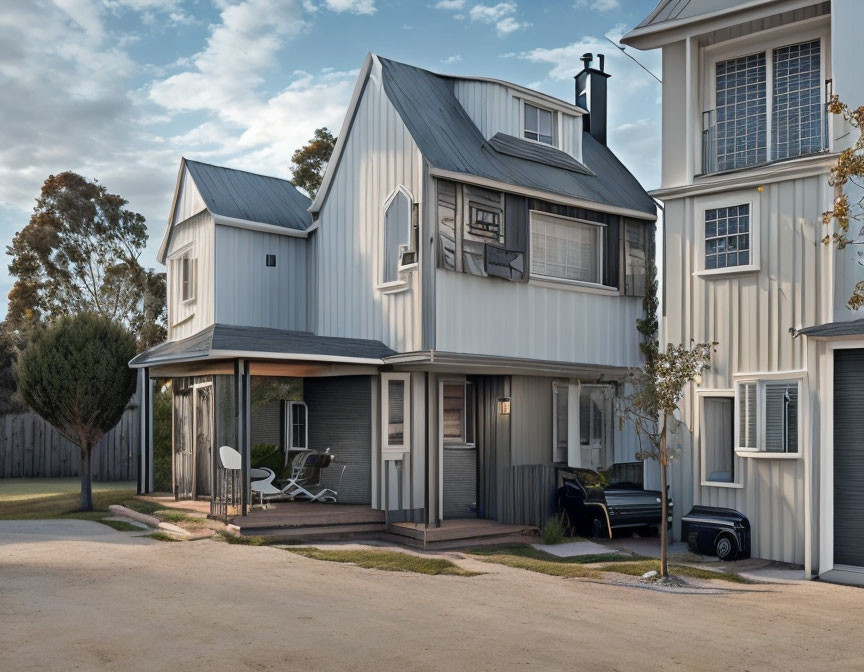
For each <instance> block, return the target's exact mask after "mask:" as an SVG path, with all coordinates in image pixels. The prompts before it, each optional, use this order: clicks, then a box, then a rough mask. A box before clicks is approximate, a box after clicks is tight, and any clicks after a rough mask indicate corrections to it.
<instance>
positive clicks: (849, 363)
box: [834, 348, 864, 567]
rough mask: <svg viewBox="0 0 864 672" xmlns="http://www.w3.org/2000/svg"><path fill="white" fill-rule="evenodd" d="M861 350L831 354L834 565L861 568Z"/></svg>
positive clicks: (863, 484)
mask: <svg viewBox="0 0 864 672" xmlns="http://www.w3.org/2000/svg"><path fill="white" fill-rule="evenodd" d="M862 380H864V349H858V348H856V349H852V350H835V351H834V565H835V566H837V565H841V566H852V567H864V416H862V414H861V409H862V408H864V385H862V384H861V381H862Z"/></svg>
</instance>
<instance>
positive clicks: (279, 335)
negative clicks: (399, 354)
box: [129, 324, 396, 368]
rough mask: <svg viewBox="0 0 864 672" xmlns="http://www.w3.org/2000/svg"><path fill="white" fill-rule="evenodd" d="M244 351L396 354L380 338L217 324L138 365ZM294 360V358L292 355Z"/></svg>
mask: <svg viewBox="0 0 864 672" xmlns="http://www.w3.org/2000/svg"><path fill="white" fill-rule="evenodd" d="M226 351H229V352H242V353H248V356H255V355H260V356H261V357H264V358H266V356H267V355H268V354H271V355H273V354H278V355H302V356H304V358H305V359H308V358H309V357H310V356H312V357H314V356H321V357H345V358H352V359H382V358H384V357H389V356H391V355H395V354H396V353H395V352H394V351H393V350H391V349H390V348H388V347H387V346H386V345H384V344H383V343H381V342H380V341H372V340H367V339H362V338H337V337H334V336H316V335H315V334H312V333H310V332H308V331H287V330H283V329H268V328H266V327H241V326H235V325H230V324H214V325H212V326H209V327H207V328H206V329H203V330H202V331H200V332H198V333H197V334H195V335H194V336H190V337H189V338H184V339H183V340H181V341H169V342H167V343H161V344H159V345H157V346H155V347H153V348H150V349H149V350H145V351H144V352H142V353H141V354H139V355H137V356H136V357H135V358H134V359H132V361H131V362H129V365H130V366H132V367H135V368H138V367H143V366H154V365H157V364H168V363H172V362H189V361H196V360H200V359H208V358H210V359H212V358H218V357H219V356H220V352H226ZM289 359H290V357H289Z"/></svg>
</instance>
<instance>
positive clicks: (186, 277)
mask: <svg viewBox="0 0 864 672" xmlns="http://www.w3.org/2000/svg"><path fill="white" fill-rule="evenodd" d="M171 264H172V266H173V271H174V272H173V275H174V278H175V280H174V282H175V287H176V289H175V291H176V294H177V299H178V300H179V301H181V302H185V301H193V300H194V299H195V289H196V287H195V269H196V259H195V258H194V257H193V256H192V251H191V250H187V251H185V252H183V253H182V254H179V255H177V256H176V257H174V258H173V259H172V260H171Z"/></svg>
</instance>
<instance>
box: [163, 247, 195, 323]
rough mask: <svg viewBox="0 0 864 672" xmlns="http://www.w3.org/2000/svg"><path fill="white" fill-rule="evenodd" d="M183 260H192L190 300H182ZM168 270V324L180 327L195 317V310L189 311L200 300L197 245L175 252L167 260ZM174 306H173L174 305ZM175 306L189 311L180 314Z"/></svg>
mask: <svg viewBox="0 0 864 672" xmlns="http://www.w3.org/2000/svg"><path fill="white" fill-rule="evenodd" d="M182 259H189V260H190V266H191V268H190V273H191V278H190V279H191V282H192V296H191V297H190V298H188V299H184V298H182V292H183V287H182V282H183V280H182V278H181V277H180V275H179V270H180V263H179V262H180V261H181V260H182ZM166 261H167V268H168V269H169V273H170V278H169V286H168V288H167V293H168V297H167V301H168V324H169V325H170V326H171V327H176V326H179V325H180V324H182V323H184V322H186V321H187V320H189V319H190V318H192V317H193V315H194V314H195V313H194V310H192V311H191V312H190V311H188V307H189V306H193V305H194V304H195V303H196V302H197V300H198V263H197V262H198V258H197V256H196V255H195V243H194V242H191V243H187V244H186V245H184V246H183V247H181V248H179V249H178V250H176V251H175V252H173V253H172V254H171V255H170V256H169V257H168V258H167V259H166ZM172 304H173V305H172ZM174 306H178V307H179V306H184V307H186V308H187V310H184V311H183V314H182V315H180V314H178V312H179V311H177V310H176V309H175V308H174Z"/></svg>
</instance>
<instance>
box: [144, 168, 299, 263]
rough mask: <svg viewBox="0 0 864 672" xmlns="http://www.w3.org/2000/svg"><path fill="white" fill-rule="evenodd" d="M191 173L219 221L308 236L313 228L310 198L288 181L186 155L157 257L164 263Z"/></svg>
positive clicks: (209, 208)
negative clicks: (175, 210) (175, 218)
mask: <svg viewBox="0 0 864 672" xmlns="http://www.w3.org/2000/svg"><path fill="white" fill-rule="evenodd" d="M187 172H188V175H189V178H191V180H192V182H193V183H194V188H195V189H197V191H198V194H199V195H200V197H201V200H202V201H203V202H204V206H205V207H206V209H207V210H208V212H209V213H210V214H211V215H212V216H213V219H214V220H215V221H216V222H217V223H218V224H225V225H228V226H239V227H242V228H251V229H255V230H260V231H269V232H271V233H282V234H284V235H296V236H305V235H306V234H307V232H308V231H309V230H311V228H312V227H313V225H312V216H311V215H310V214H309V205H310V204H311V201H310V200H309V198H308V197H307V196H304V195H303V194H301V193H300V192H299V191H297V188H296V187H295V186H294V185H293V184H291V182H289V181H288V180H283V179H280V178H278V177H270V176H268V175H258V174H257V173H250V172H247V171H245V170H237V169H236V168H225V167H224V166H214V165H213V164H210V163H202V162H201V161H192V160H190V159H187V158H183V159H181V161H180V171H179V173H178V175H177V186H176V187H175V188H174V199H173V202H172V205H171V214H170V215H169V218H168V228H167V229H166V231H165V236H164V237H163V239H162V245H161V246H160V248H159V254H158V255H157V258H158V259H159V261H160V262H162V263H165V256H166V255H167V253H168V242H169V240H170V239H171V230H172V229H173V227H174V223H175V222H174V209H175V208H176V207H177V200H178V196H179V193H180V190H181V187H182V185H183V183H184V174H185V173H187Z"/></svg>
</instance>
